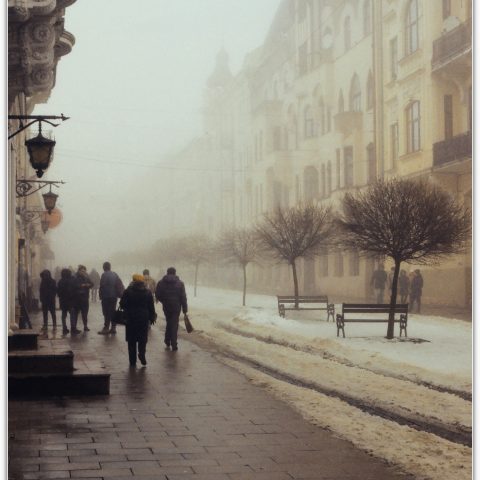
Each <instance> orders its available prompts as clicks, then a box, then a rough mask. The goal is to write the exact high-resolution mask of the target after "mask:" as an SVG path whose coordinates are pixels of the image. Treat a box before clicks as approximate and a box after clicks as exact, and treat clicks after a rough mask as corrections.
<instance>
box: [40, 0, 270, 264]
mask: <svg viewBox="0 0 480 480" xmlns="http://www.w3.org/2000/svg"><path fill="white" fill-rule="evenodd" d="M278 4H279V0H262V1H260V2H259V1H257V0H174V1H173V0H142V2H139V3H136V2H131V1H128V0H102V1H98V0H79V1H77V2H76V3H75V4H73V5H72V6H70V7H68V8H67V10H66V15H65V29H66V30H67V31H69V32H71V33H72V34H73V35H74V36H75V39H76V43H75V45H74V48H73V50H72V52H71V53H70V54H68V55H66V56H65V57H63V58H62V59H61V60H60V62H59V63H58V66H57V72H56V85H55V87H54V89H53V91H52V94H51V97H50V98H49V100H48V103H46V104H42V105H38V106H37V107H36V109H35V111H34V113H35V114H49V115H59V114H60V113H63V114H64V115H66V116H68V117H70V120H68V121H66V122H63V123H62V124H61V125H60V126H59V127H57V128H56V129H54V130H53V132H52V133H53V135H54V138H55V139H56V141H57V145H56V147H55V157H54V161H53V163H52V165H51V166H50V168H49V169H48V171H47V172H46V174H45V176H44V178H45V179H46V180H63V181H65V182H66V183H65V185H62V186H61V188H59V189H57V190H56V193H58V194H59V195H60V196H59V199H58V202H57V206H58V207H59V208H60V210H61V211H62V214H63V221H62V223H61V224H60V225H59V226H58V227H57V228H56V229H52V230H50V231H49V232H48V233H47V236H48V238H49V240H50V242H51V245H52V249H53V251H54V252H55V255H56V259H55V264H57V265H74V266H76V265H77V264H78V263H84V264H86V265H87V268H88V269H90V268H91V267H96V268H97V269H98V267H99V266H100V265H101V262H102V261H103V260H106V259H110V257H111V255H112V253H113V252H116V251H125V250H136V249H141V248H142V247H146V246H151V245H152V244H153V243H154V241H155V240H156V239H158V238H160V237H161V236H162V235H166V234H168V232H165V230H164V224H163V220H164V211H162V209H163V208H165V206H163V207H162V208H158V207H159V206H158V205H156V203H157V200H156V198H157V195H156V193H158V192H155V191H152V190H155V189H154V188H152V183H151V182H148V183H147V184H146V183H145V180H146V179H152V178H153V179H155V178H158V179H159V181H160V180H161V178H162V177H163V176H164V175H165V173H166V171H168V170H166V169H165V168H162V165H161V164H162V159H163V158H164V157H165V156H166V155H168V154H171V153H173V152H176V151H177V150H179V149H181V148H182V147H184V145H185V144H187V143H188V142H189V141H190V140H191V139H192V138H194V137H195V136H196V135H198V134H200V133H201V130H202V115H201V112H202V97H203V93H204V88H205V82H206V80H207V78H208V77H209V75H210V74H211V72H212V70H213V67H214V65H215V57H216V55H217V53H218V52H219V50H220V49H221V48H225V50H226V51H227V52H228V54H229V56H230V67H231V70H232V73H233V74H235V73H236V72H237V71H238V70H239V68H240V67H241V65H242V63H243V61H244V57H245V55H246V54H247V53H248V52H250V51H251V50H253V49H254V48H256V47H258V46H259V45H261V44H262V42H263V40H264V38H265V35H266V33H267V32H268V27H269V25H270V23H271V21H272V17H273V15H274V13H275V11H276V8H277V6H278ZM154 183H155V182H154ZM166 208H172V206H171V205H170V206H167V207H166Z"/></svg>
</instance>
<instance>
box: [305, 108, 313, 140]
mask: <svg viewBox="0 0 480 480" xmlns="http://www.w3.org/2000/svg"><path fill="white" fill-rule="evenodd" d="M314 136H315V120H314V118H313V110H312V108H311V107H310V106H307V107H305V112H304V137H305V138H311V137H314Z"/></svg>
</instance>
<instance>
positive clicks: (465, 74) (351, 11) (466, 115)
mask: <svg viewBox="0 0 480 480" xmlns="http://www.w3.org/2000/svg"><path fill="white" fill-rule="evenodd" d="M471 9H472V7H471V2H470V1H469V0H284V1H283V2H281V4H280V6H279V8H278V10H277V12H276V14H275V16H274V18H273V21H272V24H271V26H270V29H269V32H268V33H267V35H266V39H265V42H264V43H263V45H262V46H261V47H259V48H258V49H256V50H254V51H253V52H251V53H250V54H249V55H247V57H246V59H245V62H244V65H243V67H242V69H241V71H240V72H239V73H238V74H236V75H232V74H231V73H230V71H229V69H228V56H227V55H226V53H225V52H221V53H220V54H219V55H218V57H217V64H216V67H215V70H214V72H213V73H212V77H211V78H210V79H209V81H208V83H207V86H206V99H205V100H206V101H205V135H204V136H203V137H202V138H201V139H199V140H198V141H197V143H198V144H201V145H202V149H201V153H199V151H198V152H197V153H196V154H195V155H193V154H192V151H190V155H189V156H188V161H187V163H188V164H189V165H191V166H195V165H196V166H197V167H198V166H199V165H202V168H204V169H206V170H208V169H210V170H211V171H212V172H214V173H212V175H211V176H210V177H208V178H209V179H210V180H209V181H210V182H211V184H210V185H209V186H208V188H207V190H204V189H203V188H202V187H203V186H204V183H202V181H201V180H200V179H198V183H197V187H198V188H197V189H196V191H197V192H198V193H197V195H198V196H199V197H205V191H206V192H208V195H207V196H208V198H209V199H210V200H212V199H214V200H213V201H211V203H210V204H209V207H207V204H206V203H205V199H204V200H203V203H202V201H200V200H198V204H199V205H205V207H202V210H203V208H205V210H204V211H203V214H204V215H207V216H208V217H209V218H210V221H209V222H207V223H205V222H200V223H198V225H196V223H195V222H197V221H199V219H200V217H198V216H194V217H192V216H190V217H187V218H189V219H190V220H189V221H190V225H195V227H194V228H196V229H198V230H203V231H204V232H205V233H209V234H212V235H216V234H217V233H219V232H221V231H222V230H224V229H226V228H229V227H233V226H236V227H239V226H249V225H252V224H254V223H255V222H256V221H257V220H259V219H260V218H261V216H262V214H263V213H265V212H267V211H271V210H272V209H273V208H275V207H276V206H277V205H281V206H291V205H295V204H296V203H298V202H317V203H324V204H329V205H332V206H333V207H334V208H338V206H339V202H340V200H341V198H342V197H343V195H344V194H345V192H346V191H351V190H358V189H361V188H364V187H365V186H367V185H369V184H370V183H371V182H373V181H375V180H376V179H378V178H390V177H395V176H401V177H419V178H420V177H421V178H425V179H428V180H429V181H432V182H435V183H437V184H439V185H441V186H442V187H443V188H445V189H446V190H447V191H448V192H450V193H451V194H452V195H453V196H455V197H456V198H457V199H458V200H459V201H461V202H463V203H464V204H465V205H467V206H469V207H470V205H471V199H472V196H471V187H472V177H471V172H472V164H471V162H472V158H471V157H472V148H471V125H472V120H471V118H472V107H471V105H472V102H471V100H472V93H471V92H472V75H471V69H472V63H471V45H472V43H471V25H472V20H471V16H472V15H471V13H472V11H471ZM172 188H174V187H172ZM191 195H193V196H194V195H195V192H194V191H192V193H191ZM374 267H375V265H374V262H373V261H372V260H366V259H363V258H360V257H359V256H358V254H357V253H356V252H344V251H336V250H335V249H331V250H330V251H328V252H325V253H324V255H322V256H320V257H317V258H314V259H305V260H304V261H303V262H301V265H300V271H301V273H300V280H301V282H300V283H301V291H302V292H304V293H305V294H308V293H323V294H328V295H330V296H331V297H333V298H334V299H338V300H341V299H344V300H347V299H359V300H360V299H362V300H365V299H368V298H370V295H371V287H370V278H371V274H372V272H373V269H374ZM387 268H388V265H387ZM403 268H407V269H408V268H410V267H409V266H405V265H404V266H403ZM289 275H290V273H289V269H288V268H287V267H286V266H285V267H282V266H276V265H271V266H268V265H265V264H263V266H262V267H260V266H257V267H255V268H254V271H253V275H252V278H251V282H252V283H253V284H255V286H256V287H257V288H261V289H263V290H265V291H270V292H272V293H274V292H275V291H276V292H285V291H289V289H290V288H291V286H290V285H291V279H290V277H289ZM423 275H424V279H425V289H424V301H425V302H426V303H432V304H448V305H458V306H469V305H470V304H471V254H470V253H468V254H466V255H458V256H455V257H452V258H451V259H449V260H447V261H445V262H443V263H442V264H441V265H440V266H438V267H435V268H434V267H431V268H430V267H428V268H427V267H425V268H424V269H423Z"/></svg>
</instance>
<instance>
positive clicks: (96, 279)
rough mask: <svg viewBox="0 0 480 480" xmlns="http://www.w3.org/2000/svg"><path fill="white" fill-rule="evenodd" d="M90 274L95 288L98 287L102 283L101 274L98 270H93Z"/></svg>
mask: <svg viewBox="0 0 480 480" xmlns="http://www.w3.org/2000/svg"><path fill="white" fill-rule="evenodd" d="M88 276H89V277H90V280H91V281H92V283H93V288H98V287H99V285H100V275H99V274H98V272H97V271H96V270H92V271H91V272H90V273H89V275H88Z"/></svg>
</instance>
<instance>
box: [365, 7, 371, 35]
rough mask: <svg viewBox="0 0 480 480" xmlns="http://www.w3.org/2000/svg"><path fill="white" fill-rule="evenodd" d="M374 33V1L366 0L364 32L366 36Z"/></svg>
mask: <svg viewBox="0 0 480 480" xmlns="http://www.w3.org/2000/svg"><path fill="white" fill-rule="evenodd" d="M370 33H372V3H371V0H365V3H364V4H363V34H364V35H365V36H367V35H369V34H370Z"/></svg>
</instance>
